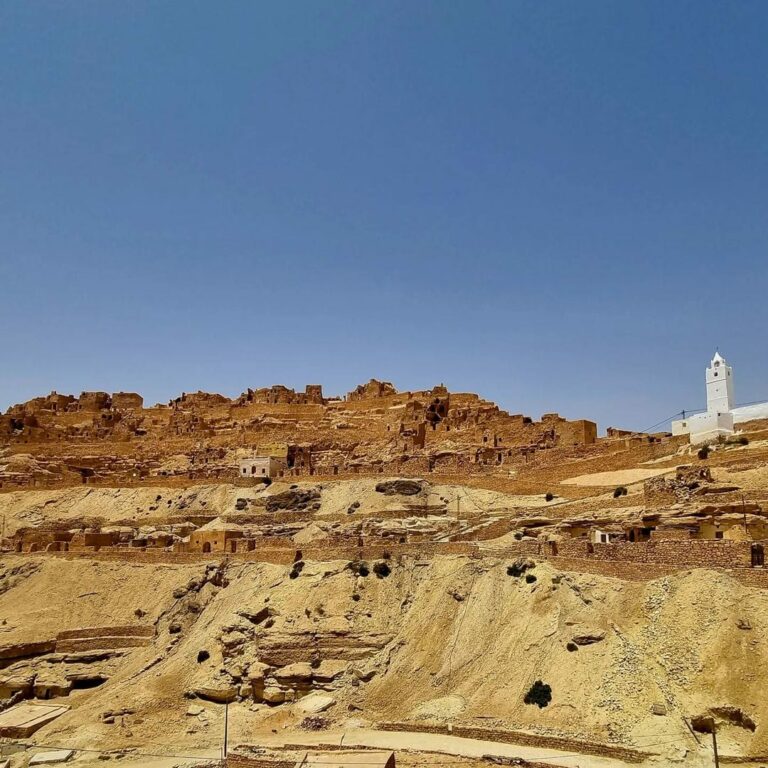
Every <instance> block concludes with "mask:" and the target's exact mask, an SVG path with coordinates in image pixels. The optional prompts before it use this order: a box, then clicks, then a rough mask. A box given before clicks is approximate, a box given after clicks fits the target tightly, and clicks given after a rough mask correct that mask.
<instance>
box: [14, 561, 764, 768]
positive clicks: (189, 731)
mask: <svg viewBox="0 0 768 768" xmlns="http://www.w3.org/2000/svg"><path fill="white" fill-rule="evenodd" d="M2 569H3V570H2V573H0V590H1V592H0V616H1V617H2V643H3V649H4V651H3V657H4V661H3V665H4V669H3V670H2V675H3V681H2V685H3V686H5V687H6V689H7V688H8V687H13V686H16V688H17V689H18V687H19V686H20V685H24V684H28V685H30V686H32V687H33V688H34V687H36V689H37V690H38V692H40V694H41V695H44V692H45V690H49V691H50V690H55V686H57V685H58V686H59V688H60V689H61V690H65V691H67V692H68V694H69V695H68V696H67V698H66V699H62V701H66V702H67V703H68V704H70V705H71V706H72V709H71V711H70V712H68V713H67V714H66V715H64V716H62V717H61V718H59V719H58V720H56V721H55V722H54V723H52V724H51V725H49V726H47V727H46V728H45V730H44V732H41V733H44V738H45V739H47V740H48V741H49V742H61V741H66V743H71V744H79V745H83V746H86V745H87V746H89V747H93V746H101V745H109V746H112V747H117V746H121V745H125V744H132V743H137V742H138V743H142V744H144V745H146V744H151V743H157V744H163V745H168V744H174V743H177V741H178V740H179V739H183V740H184V741H185V742H186V743H187V744H188V746H189V747H190V748H191V747H193V746H200V747H205V746H210V745H211V744H214V745H215V744H216V743H217V740H218V737H219V728H220V726H221V718H222V710H221V707H220V706H219V705H218V704H216V703H215V702H221V701H231V702H232V704H231V706H230V722H231V733H232V737H233V739H234V741H236V742H237V741H241V742H253V741H258V738H259V734H267V733H270V732H271V731H272V730H273V729H275V728H278V729H282V728H283V727H290V728H300V727H301V726H302V723H303V724H304V727H312V728H320V729H327V728H332V727H335V726H349V725H354V724H358V725H360V724H365V723H370V724H375V725H382V724H384V723H391V722H405V723H409V724H418V725H420V726H424V725H427V724H429V725H436V726H442V727H444V726H445V724H446V723H452V724H454V726H459V725H467V726H475V727H483V728H491V729H494V728H496V729H526V730H528V731H530V732H534V733H539V734H543V735H550V736H551V735H557V736H562V737H574V738H578V739H582V740H583V739H592V740H594V741H597V742H616V743H620V744H623V745H627V746H634V747H637V748H638V749H645V750H647V751H651V752H658V753H660V754H662V755H665V756H669V757H673V756H674V757H677V758H679V757H681V756H682V755H683V754H684V753H685V751H686V750H688V749H691V750H694V749H695V748H696V742H695V738H694V736H693V735H692V733H691V731H690V730H689V729H688V726H687V725H686V719H690V718H691V717H695V716H701V715H714V716H715V717H716V718H717V720H718V722H719V723H720V731H719V733H720V740H721V744H722V750H723V751H724V752H726V753H733V754H740V753H743V752H750V753H753V754H760V753H764V752H765V751H766V750H767V749H768V744H766V738H767V732H766V730H765V726H766V722H767V721H766V717H768V711H766V707H767V702H766V698H765V695H764V687H765V686H764V680H763V676H762V673H761V669H762V668H763V667H764V665H765V663H766V662H768V642H767V641H766V640H765V637H766V633H767V632H768V624H767V623H766V622H767V621H768V620H767V619H766V617H768V595H766V593H765V592H763V591H761V590H753V589H749V588H745V587H742V586H740V585H739V584H738V583H737V582H736V581H734V580H733V579H731V578H730V577H729V576H728V575H726V574H722V573H715V572H712V571H692V572H689V573H682V574H679V575H677V576H674V577H669V578H665V579H661V580H654V581H649V582H645V583H629V582H622V581H618V580H615V579H608V578H602V577H597V576H589V575H577V574H573V573H563V572H558V571H557V570H555V569H553V568H552V567H551V566H549V565H547V564H544V563H539V564H534V563H532V562H524V561H521V562H517V563H514V562H506V561H501V560H498V559H494V558H486V559H481V560H470V559H466V558H461V557H438V558H435V559H433V560H432V561H429V562H427V561H420V560H419V559H418V558H412V557H404V558H401V559H397V560H389V561H381V562H372V563H367V564H361V563H355V562H348V561H337V562H331V563H307V564H305V566H304V568H303V569H302V570H301V571H300V572H299V573H298V574H295V573H294V571H295V569H292V568H291V567H287V566H276V565H268V564H251V563H248V564H231V565H229V566H225V567H223V568H219V567H217V566H215V565H199V566H181V565H176V566H174V565H166V566H146V565H145V566H141V567H136V566H131V565H126V564H118V563H103V562H96V561H87V560H82V561H80V560H79V561H66V560H60V559H41V560H39V561H35V560H34V559H31V560H30V561H29V562H28V563H27V564H26V565H25V566H23V567H19V564H18V561H16V560H11V561H7V562H3V563H2ZM122 624H131V625H140V626H143V627H148V628H151V630H152V631H151V637H150V638H149V640H147V641H146V642H145V644H144V645H143V646H139V647H131V646H129V647H126V646H125V645H124V643H123V642H122V641H121V642H117V641H114V642H113V645H115V646H116V647H115V648H114V649H113V650H112V651H111V652H110V653H106V654H105V653H104V652H103V651H102V653H101V654H97V653H93V652H91V653H90V654H89V653H88V649H87V648H84V649H81V650H79V651H78V649H77V648H75V649H74V650H72V649H71V648H70V646H66V645H65V647H66V648H70V650H69V651H68V652H66V653H64V652H61V650H60V649H57V648H55V647H48V648H38V649H37V650H35V649H34V648H27V649H26V653H27V656H26V657H25V658H16V659H13V658H11V656H13V653H12V652H11V651H9V650H8V649H10V648H13V647H15V646H18V645H19V644H23V643H30V642H32V641H41V640H51V641H52V640H55V638H56V637H57V635H59V637H60V638H61V636H62V634H63V635H64V636H66V635H67V632H66V631H67V630H70V631H71V630H82V628H84V627H103V626H108V625H109V626H115V625H122ZM70 634H72V635H77V632H71V633H70ZM62 642H65V644H66V640H64V641H62V639H59V643H60V644H61V643H62ZM69 642H70V643H71V642H73V641H69ZM77 642H80V643H82V642H83V641H82V640H80V641H77ZM105 643H106V644H108V643H107V641H105V640H103V639H102V640H100V641H99V642H98V643H97V645H99V646H100V647H102V646H104V645H105ZM78 681H80V682H78ZM537 681H541V682H542V684H543V686H547V685H548V686H550V687H551V699H550V698H549V697H548V696H544V698H543V699H542V703H543V704H545V706H542V707H540V706H538V705H537V704H535V703H534V704H527V703H525V698H526V694H527V693H528V692H529V691H530V690H531V687H532V686H533V685H534V684H535V683H536V682H537ZM61 690H60V691H59V692H61ZM294 700H295V701H294ZM115 713H117V714H115ZM308 717H309V718H310V721H307V718H308ZM312 718H314V719H312ZM174 739H176V740H177V741H176V742H175V741H174ZM651 745H653V746H651Z"/></svg>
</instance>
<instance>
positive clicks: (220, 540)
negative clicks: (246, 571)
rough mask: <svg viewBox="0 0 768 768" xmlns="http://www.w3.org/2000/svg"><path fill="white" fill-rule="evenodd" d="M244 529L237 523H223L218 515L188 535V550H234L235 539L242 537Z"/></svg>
mask: <svg viewBox="0 0 768 768" xmlns="http://www.w3.org/2000/svg"><path fill="white" fill-rule="evenodd" d="M244 535H245V531H244V529H243V527H242V526H240V525H237V523H225V522H224V521H223V520H222V519H221V518H220V517H217V518H216V519H215V520H211V522H210V523H207V524H206V525H204V526H202V528H198V529H197V530H196V531H193V532H192V533H191V534H190V535H189V542H188V544H187V547H186V551H188V552H203V553H205V552H234V551H235V547H236V544H235V541H236V540H237V539H241V538H243V536H244Z"/></svg>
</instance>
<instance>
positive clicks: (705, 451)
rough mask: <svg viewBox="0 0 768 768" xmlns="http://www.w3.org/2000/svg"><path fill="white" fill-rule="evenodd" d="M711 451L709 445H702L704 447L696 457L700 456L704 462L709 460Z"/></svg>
mask: <svg viewBox="0 0 768 768" xmlns="http://www.w3.org/2000/svg"><path fill="white" fill-rule="evenodd" d="M710 450H711V448H710V447H709V446H708V445H702V446H701V448H699V450H698V452H697V453H696V455H697V456H698V457H699V458H700V459H701V460H702V461H704V460H705V459H708V458H709V452H710Z"/></svg>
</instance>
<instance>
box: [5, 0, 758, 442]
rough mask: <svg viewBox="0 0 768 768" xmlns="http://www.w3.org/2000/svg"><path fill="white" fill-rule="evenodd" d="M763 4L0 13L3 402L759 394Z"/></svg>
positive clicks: (567, 406)
mask: <svg viewBox="0 0 768 768" xmlns="http://www.w3.org/2000/svg"><path fill="white" fill-rule="evenodd" d="M766 40H768V3H766V2H738V1H736V2H722V1H721V0H718V1H717V2H710V1H709V0H694V1H691V2H686V1H683V0H676V1H675V2H669V1H668V0H663V1H661V2H653V1H651V0H643V2H629V1H627V2H615V0H605V1H602V0H601V1H600V2H595V1H593V0H581V1H580V2H572V0H562V1H560V0H558V1H550V2H547V1H546V0H544V1H543V2H542V1H540V0H535V1H531V2H514V1H513V0H505V1H504V2H483V0H468V1H466V2H464V1H463V0H443V1H442V2H428V1H427V0H420V1H419V2H413V1H412V0H408V1H407V2H399V1H398V2H396V1H394V0H392V1H391V2H381V1H379V0H371V1H370V2H359V0H355V1H354V2H345V1H342V0H332V1H331V0H328V1H327V2H286V0H280V1H279V2H273V3H272V2H271V3H264V2H253V1H251V0H243V1H242V2H227V1H226V0H224V1H222V0H217V1H216V2H195V1H191V0H184V1H183V2H181V1H178V2H177V1H174V0H166V1H165V2H143V1H142V0H125V1H124V2H117V1H116V2H99V1H98V0H80V1H79V2H69V3H62V2H59V1H58V0H56V1H55V2H53V1H50V2H43V1H37V2H36V1H35V0H6V2H3V3H2V4H1V5H0V288H1V289H2V290H1V292H0V333H2V347H3V352H4V354H3V355H2V362H0V409H4V408H6V407H7V406H9V405H10V404H12V403H15V402H19V401H21V400H25V399H28V398H30V397H33V396H36V395H40V394H45V393H47V392H49V391H50V390H52V389H56V390H58V391H60V392H74V393H78V392H80V391H81V390H84V389H103V390H107V391H114V390H135V391H139V392H141V393H142V394H144V395H145V397H146V399H147V400H148V401H150V402H156V401H165V400H167V399H168V398H170V397H172V396H176V395H177V394H179V393H180V392H181V391H182V390H186V391H194V390H197V389H203V390H208V391H215V392H221V393H223V394H227V395H236V394H238V393H239V392H241V391H243V390H244V389H245V388H247V387H248V386H251V387H254V388H255V387H259V386H265V385H269V384H272V383H284V384H287V385H289V386H293V387H303V386H304V384H305V383H308V382H309V383H314V382H317V383H322V384H323V385H324V387H325V390H326V392H327V393H330V394H338V393H343V392H346V391H348V390H349V389H351V388H352V387H353V386H354V385H356V384H358V383H360V382H361V381H364V380H367V379H368V378H370V377H372V376H374V377H377V378H382V379H386V380H390V381H392V382H393V383H394V384H395V385H396V386H398V387H399V388H403V389H405V388H410V389H417V388H427V387H430V386H432V385H433V384H436V383H440V382H444V383H445V384H446V385H448V386H449V387H450V388H451V389H452V390H455V391H475V392H478V393H480V394H482V395H483V396H485V397H488V398H490V399H493V400H495V401H496V402H498V403H499V404H500V405H501V406H502V407H504V408H507V409H509V410H510V411H512V412H515V413H517V412H524V413H527V414H530V415H532V416H534V417H538V416H539V415H540V414H541V413H542V412H546V411H552V410H557V411H559V412H560V413H562V414H564V415H567V416H569V417H572V418H578V417H585V418H593V419H596V420H597V421H598V422H599V424H600V427H601V429H602V428H605V427H606V426H609V425H615V426H630V427H634V428H643V427H648V426H650V425H651V424H652V423H653V422H655V421H658V420H660V419H662V418H663V417H665V416H668V415H670V414H672V413H674V412H675V411H677V410H680V409H681V408H692V407H697V406H699V407H700V406H702V405H703V404H704V384H703V371H704V368H705V366H706V364H707V361H708V360H709V359H710V357H711V355H712V353H713V351H714V348H715V346H719V347H720V350H721V352H722V353H723V354H724V355H725V356H726V358H728V360H729V362H731V363H732V364H734V365H735V368H736V370H735V381H736V396H737V400H738V401H739V402H746V401H752V400H757V399H768V348H767V346H766V329H767V328H768V290H767V289H768V285H767V282H768V280H767V278H768V259H767V258H766V243H767V242H768V215H767V214H768V211H766V201H767V200H768V46H766Z"/></svg>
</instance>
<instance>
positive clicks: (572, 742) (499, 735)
mask: <svg viewBox="0 0 768 768" xmlns="http://www.w3.org/2000/svg"><path fill="white" fill-rule="evenodd" d="M379 730H382V731H416V732H418V733H440V734H444V735H446V736H447V735H450V736H458V737H460V738H464V739H478V740H480V741H496V742H500V743H503V744H518V745H521V746H527V747H537V748H539V749H558V750H561V751H564V752H575V753H577V754H589V755H599V756H601V757H610V758H613V759H615V760H622V761H623V762H627V763H641V762H643V761H644V760H645V759H646V758H648V757H650V754H649V753H648V752H641V751H640V750H636V749H631V748H629V747H622V746H620V745H618V744H601V743H599V742H596V741H589V740H582V739H576V738H568V737H564V736H546V735H544V734H539V733H531V732H529V731H507V730H501V729H496V728H476V727H472V726H466V725H455V724H452V725H451V726H450V728H449V726H447V725H433V724H428V723H414V722H410V721H409V722H406V723H382V724H380V725H379Z"/></svg>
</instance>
